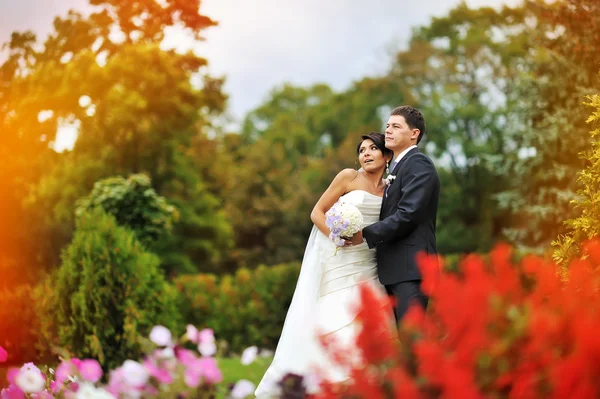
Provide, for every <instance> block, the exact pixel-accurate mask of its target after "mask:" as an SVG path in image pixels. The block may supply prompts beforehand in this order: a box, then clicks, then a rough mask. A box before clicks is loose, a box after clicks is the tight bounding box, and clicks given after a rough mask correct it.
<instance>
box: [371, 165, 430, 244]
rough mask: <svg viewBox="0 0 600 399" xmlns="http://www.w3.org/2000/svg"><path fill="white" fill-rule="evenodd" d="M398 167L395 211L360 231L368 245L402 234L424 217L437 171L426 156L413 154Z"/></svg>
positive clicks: (405, 233)
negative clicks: (398, 195) (398, 194)
mask: <svg viewBox="0 0 600 399" xmlns="http://www.w3.org/2000/svg"><path fill="white" fill-rule="evenodd" d="M414 158H416V159H414V161H413V162H411V163H410V164H407V165H406V166H405V167H404V168H403V170H402V180H403V181H404V182H406V183H405V184H404V187H403V188H402V191H403V192H402V197H401V198H400V201H399V202H398V205H397V207H396V212H394V213H393V214H392V215H390V216H388V217H386V218H385V219H383V220H381V221H379V222H376V223H374V224H372V225H370V226H367V227H365V228H364V229H363V230H362V235H363V237H364V238H365V239H366V241H367V244H368V246H369V248H373V247H376V246H378V245H381V244H384V243H386V242H388V241H392V240H396V239H398V238H402V237H406V236H408V235H409V234H410V233H412V232H413V231H414V230H415V229H416V228H417V226H418V225H419V224H420V223H422V222H423V221H424V220H425V219H426V218H427V208H428V204H429V201H430V200H431V195H432V193H433V191H434V188H435V186H436V184H437V172H436V170H435V166H434V165H433V163H432V162H431V160H430V159H429V158H427V157H426V156H424V155H416V156H414ZM411 161H412V160H411Z"/></svg>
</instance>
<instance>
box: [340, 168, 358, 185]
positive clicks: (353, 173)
mask: <svg viewBox="0 0 600 399" xmlns="http://www.w3.org/2000/svg"><path fill="white" fill-rule="evenodd" d="M359 173H360V172H359V171H357V170H356V169H351V168H346V169H342V170H341V171H340V172H339V173H338V174H337V176H336V177H335V178H336V179H339V180H344V181H348V182H350V181H352V180H354V179H356V177H357V176H358V174H359Z"/></svg>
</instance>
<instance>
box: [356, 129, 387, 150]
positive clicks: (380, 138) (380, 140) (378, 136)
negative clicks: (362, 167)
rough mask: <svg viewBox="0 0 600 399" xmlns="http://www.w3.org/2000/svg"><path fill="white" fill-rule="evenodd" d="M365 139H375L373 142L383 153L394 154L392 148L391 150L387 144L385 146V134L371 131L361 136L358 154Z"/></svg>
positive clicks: (357, 147) (357, 148)
mask: <svg viewBox="0 0 600 399" xmlns="http://www.w3.org/2000/svg"><path fill="white" fill-rule="evenodd" d="M365 140H371V141H373V143H375V145H376V146H377V148H379V150H380V151H381V152H382V154H383V155H388V154H392V150H390V149H389V148H386V146H385V135H384V134H383V133H379V132H370V133H368V134H363V135H362V136H361V140H360V141H359V142H358V145H357V146H356V155H358V153H359V152H360V145H361V144H362V143H363V141H365Z"/></svg>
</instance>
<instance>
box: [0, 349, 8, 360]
mask: <svg viewBox="0 0 600 399" xmlns="http://www.w3.org/2000/svg"><path fill="white" fill-rule="evenodd" d="M6 359H8V352H6V350H5V349H4V348H3V347H1V346H0V363H4V362H5V361H6Z"/></svg>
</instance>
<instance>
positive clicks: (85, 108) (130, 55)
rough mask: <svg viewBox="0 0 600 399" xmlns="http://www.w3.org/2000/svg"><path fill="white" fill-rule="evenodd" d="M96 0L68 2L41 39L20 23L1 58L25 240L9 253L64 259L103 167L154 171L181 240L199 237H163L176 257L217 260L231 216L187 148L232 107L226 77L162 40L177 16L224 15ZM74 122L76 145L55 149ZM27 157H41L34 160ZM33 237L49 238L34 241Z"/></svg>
mask: <svg viewBox="0 0 600 399" xmlns="http://www.w3.org/2000/svg"><path fill="white" fill-rule="evenodd" d="M92 5H94V6H95V8H94V12H92V14H91V15H89V16H87V17H83V16H82V15H80V14H78V13H76V12H70V13H69V14H68V15H67V16H66V17H65V18H56V19H55V23H54V28H55V29H54V32H53V33H52V34H51V35H50V36H49V37H48V39H47V40H46V41H45V42H43V43H38V42H37V40H36V38H35V36H34V35H33V34H32V33H30V32H26V33H14V34H13V36H12V38H11V41H10V42H9V43H8V44H7V49H8V54H7V60H6V61H5V62H4V63H3V64H2V66H1V67H0V71H1V74H0V79H2V85H0V86H1V87H0V131H2V133H3V137H5V136H6V140H3V141H2V144H0V153H2V154H6V155H7V158H6V159H7V168H6V169H5V170H6V173H7V175H6V180H5V181H4V185H5V187H3V188H4V189H5V190H6V192H9V193H10V197H9V198H7V201H6V202H4V203H3V204H6V211H4V210H3V212H6V213H7V214H11V215H13V216H11V218H10V219H9V220H8V222H9V223H7V224H5V225H4V226H3V227H4V229H6V232H4V229H3V232H2V236H4V235H6V236H7V238H8V240H7V241H6V242H11V243H12V244H13V245H11V248H16V249H13V256H12V258H11V259H12V260H10V262H12V263H10V264H15V263H18V262H19V261H20V262H22V263H23V264H24V265H25V266H28V267H29V268H33V267H32V265H33V264H35V263H37V264H41V265H42V266H44V267H50V266H52V265H54V264H56V263H57V261H58V254H59V251H60V248H61V247H62V246H64V245H65V244H66V243H67V242H68V240H69V239H70V237H71V234H72V231H73V226H74V220H73V208H74V205H75V201H76V200H77V199H78V198H80V197H82V196H84V195H86V194H87V193H88V192H89V191H90V190H91V189H92V185H93V183H94V182H96V181H98V180H99V179H102V178H106V177H109V176H114V175H118V174H121V175H129V174H132V173H146V174H148V175H149V176H150V177H151V179H152V181H153V184H154V185H155V188H156V190H157V192H158V193H159V194H160V195H162V196H165V197H167V198H168V199H169V201H170V202H172V203H174V204H175V205H176V206H177V207H178V208H179V209H180V211H181V213H182V214H185V216H187V217H186V218H182V221H181V223H180V224H178V225H177V226H176V227H175V229H174V237H173V240H175V241H179V242H181V241H183V240H184V238H185V239H189V241H190V242H194V243H195V244H194V245H193V248H185V249H184V250H183V253H181V250H180V249H179V248H174V247H167V248H164V249H163V253H164V255H165V259H169V261H172V262H173V263H171V266H170V267H171V268H172V269H173V270H177V269H179V268H183V269H185V270H188V271H189V270H190V269H196V268H198V267H200V268H202V267H208V268H210V267H211V264H212V263H213V262H214V261H215V259H217V258H218V257H219V256H220V254H221V252H222V251H224V250H226V248H227V246H228V242H229V232H228V225H227V222H226V220H225V218H224V216H223V215H222V214H221V213H219V211H218V209H217V206H218V200H217V199H216V198H215V197H214V196H213V195H212V194H211V193H209V192H208V191H207V190H206V189H205V187H204V185H203V183H202V176H200V175H199V174H198V173H197V172H196V171H195V170H194V169H193V166H194V165H193V163H192V161H191V159H189V156H188V154H187V152H188V148H189V146H190V142H191V139H192V138H193V137H194V135H196V134H197V132H198V130H201V129H204V128H206V127H207V126H210V123H211V120H212V119H213V118H214V117H215V116H216V115H218V114H219V113H220V112H221V111H222V110H223V107H224V104H225V100H226V98H225V96H224V95H223V94H222V91H221V87H222V84H223V79H221V78H213V77H210V76H209V75H207V74H204V77H203V78H202V79H203V80H201V83H202V84H200V85H193V84H192V82H191V80H192V77H194V76H196V74H197V73H198V72H199V71H201V70H202V69H203V68H204V67H205V66H206V64H207V62H206V60H205V59H203V58H202V57H199V56H197V55H195V54H193V53H187V54H178V53H176V52H174V51H171V50H163V49H161V48H160V46H159V45H160V42H161V40H162V39H163V36H164V31H165V28H167V27H169V26H173V25H178V26H182V27H184V28H185V29H186V31H187V32H188V33H190V34H191V35H193V36H194V37H199V36H200V34H201V32H202V31H203V30H204V29H205V28H207V27H210V26H213V25H215V22H214V21H212V20H211V19H210V18H208V17H206V16H205V15H202V14H201V13H199V5H200V4H199V1H193V2H191V3H190V2H186V4H183V3H181V2H177V1H167V2H165V3H164V4H163V5H159V3H156V2H147V1H132V2H126V3H123V2H118V1H109V0H106V1H98V0H94V1H93V2H92ZM141 65H144V67H143V68H140V66H141ZM38 116H40V119H38ZM64 123H74V124H75V125H77V126H78V127H79V129H78V130H79V135H78V139H77V142H76V145H75V148H74V150H73V151H72V152H69V153H63V154H56V153H54V152H53V151H52V150H51V149H50V148H48V147H49V144H52V142H53V141H54V140H55V134H56V130H57V127H58V126H59V125H61V124H64ZM29 159H33V160H34V162H32V163H30V164H29V167H25V165H28V164H27V162H29V161H28V160H29ZM3 172H4V170H3ZM23 199H26V202H27V206H26V207H25V208H24V207H23V203H22V202H23ZM9 209H10V210H12V213H11V212H10V211H9ZM56 233H58V234H56ZM181 235H184V236H185V237H184V236H181ZM33 242H36V243H42V244H43V246H36V248H35V249H32V248H30V245H31V243H33ZM26 254H31V255H32V257H31V258H29V259H25V258H26V256H25V255H26ZM13 258H14V259H13ZM8 262H9V260H6V261H5V262H4V263H6V264H9V263H8ZM213 266H214V265H213ZM10 267H12V266H10Z"/></svg>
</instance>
